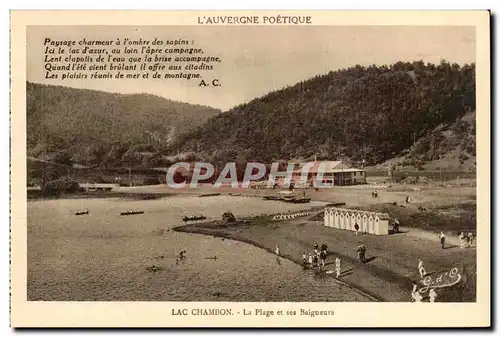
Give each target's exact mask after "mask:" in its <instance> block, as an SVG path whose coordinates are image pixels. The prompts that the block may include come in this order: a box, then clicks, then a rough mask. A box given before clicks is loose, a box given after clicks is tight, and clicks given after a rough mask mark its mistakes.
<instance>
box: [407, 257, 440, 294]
mask: <svg viewBox="0 0 500 337" xmlns="http://www.w3.org/2000/svg"><path fill="white" fill-rule="evenodd" d="M417 269H418V273H419V274H420V278H421V279H423V278H424V277H425V276H426V275H427V272H426V271H425V267H424V261H423V260H422V259H418V265H417ZM436 298H437V293H436V290H435V289H434V288H431V289H430V290H429V302H436ZM423 299H424V298H423V296H422V294H421V293H420V291H419V290H418V285H417V282H415V281H414V282H413V289H412V290H411V301H412V302H423Z"/></svg>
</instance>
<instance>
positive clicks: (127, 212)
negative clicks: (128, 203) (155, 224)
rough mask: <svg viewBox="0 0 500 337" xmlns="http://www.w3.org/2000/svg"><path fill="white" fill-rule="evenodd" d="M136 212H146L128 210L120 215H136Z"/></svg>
mask: <svg viewBox="0 0 500 337" xmlns="http://www.w3.org/2000/svg"><path fill="white" fill-rule="evenodd" d="M135 214H144V211H126V212H121V213H120V215H135Z"/></svg>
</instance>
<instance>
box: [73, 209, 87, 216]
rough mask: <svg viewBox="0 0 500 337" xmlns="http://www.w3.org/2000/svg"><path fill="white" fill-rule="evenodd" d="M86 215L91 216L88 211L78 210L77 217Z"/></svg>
mask: <svg viewBox="0 0 500 337" xmlns="http://www.w3.org/2000/svg"><path fill="white" fill-rule="evenodd" d="M85 214H89V210H88V209H84V210H78V211H76V213H75V215H85Z"/></svg>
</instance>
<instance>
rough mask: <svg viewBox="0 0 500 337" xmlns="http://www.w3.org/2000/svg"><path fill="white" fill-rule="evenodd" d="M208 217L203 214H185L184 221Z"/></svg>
mask: <svg viewBox="0 0 500 337" xmlns="http://www.w3.org/2000/svg"><path fill="white" fill-rule="evenodd" d="M206 218H207V217H206V216H204V215H203V214H196V215H189V216H184V217H183V218H182V221H184V222H187V221H196V220H205V219H206Z"/></svg>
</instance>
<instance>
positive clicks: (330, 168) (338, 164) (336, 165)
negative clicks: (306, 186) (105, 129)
mask: <svg viewBox="0 0 500 337" xmlns="http://www.w3.org/2000/svg"><path fill="white" fill-rule="evenodd" d="M306 164H308V165H312V166H310V168H309V173H318V172H322V173H339V172H358V171H364V170H361V169H356V168H350V167H349V166H347V165H346V164H344V163H343V162H342V161H340V160H338V161H317V162H309V163H302V164H301V165H300V166H299V167H298V168H297V169H295V170H294V172H295V173H299V172H302V167H303V166H304V165H306Z"/></svg>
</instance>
